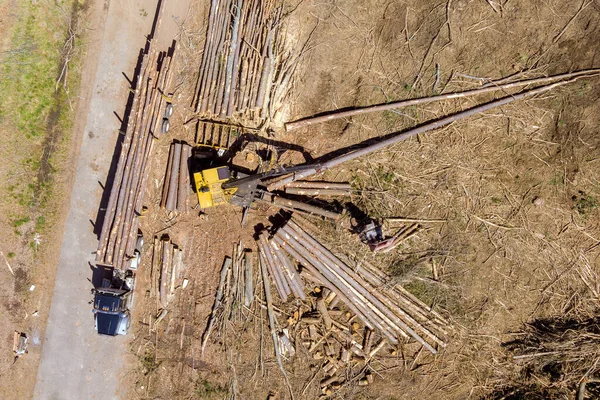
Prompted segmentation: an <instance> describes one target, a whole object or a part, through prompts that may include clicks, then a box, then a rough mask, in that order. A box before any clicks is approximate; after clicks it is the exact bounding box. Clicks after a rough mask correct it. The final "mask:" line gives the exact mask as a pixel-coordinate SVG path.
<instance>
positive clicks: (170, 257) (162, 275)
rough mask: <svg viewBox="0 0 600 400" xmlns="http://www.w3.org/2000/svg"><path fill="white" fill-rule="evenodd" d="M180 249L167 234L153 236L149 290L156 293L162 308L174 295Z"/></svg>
mask: <svg viewBox="0 0 600 400" xmlns="http://www.w3.org/2000/svg"><path fill="white" fill-rule="evenodd" d="M182 255H183V254H182V250H181V248H179V247H178V246H177V245H176V244H174V243H173V242H171V239H170V238H169V236H168V235H164V236H163V237H162V238H160V239H159V238H158V237H154V250H153V253H152V282H151V284H152V286H151V292H152V293H157V294H158V299H159V301H160V304H161V306H162V307H163V308H167V306H168V305H169V303H170V302H171V300H172V299H173V297H174V296H175V289H176V283H177V280H178V279H179V275H180V274H181V272H182V267H183V264H182Z"/></svg>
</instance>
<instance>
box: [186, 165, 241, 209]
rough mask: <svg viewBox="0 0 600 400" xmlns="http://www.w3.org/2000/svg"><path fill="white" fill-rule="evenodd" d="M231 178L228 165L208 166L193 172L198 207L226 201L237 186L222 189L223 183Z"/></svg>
mask: <svg viewBox="0 0 600 400" xmlns="http://www.w3.org/2000/svg"><path fill="white" fill-rule="evenodd" d="M229 179H231V171H230V170H229V167H227V166H222V167H216V168H208V169H204V170H201V171H199V172H195V173H194V184H195V188H196V193H197V194H198V203H200V208H210V207H214V206H218V205H221V204H224V203H228V202H229V200H230V199H231V196H233V195H234V194H235V192H236V191H237V188H231V189H223V187H222V185H223V183H225V182H227V181H228V180H229Z"/></svg>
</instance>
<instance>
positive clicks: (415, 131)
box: [267, 78, 577, 191]
mask: <svg viewBox="0 0 600 400" xmlns="http://www.w3.org/2000/svg"><path fill="white" fill-rule="evenodd" d="M576 79H577V78H573V79H570V80H568V81H561V82H556V83H553V84H551V85H547V86H542V87H539V88H536V89H532V90H528V91H526V92H521V93H519V94H515V95H512V96H507V97H503V98H501V99H498V100H495V101H491V102H489V103H485V104H482V105H479V106H477V107H473V108H470V109H468V110H465V111H462V112H459V113H456V114H453V115H450V116H447V117H444V118H441V119H438V120H436V121H433V122H429V123H427V124H423V125H421V126H418V127H416V128H412V129H409V130H408V131H405V132H402V133H399V134H396V135H393V136H391V137H388V138H387V139H383V140H381V141H380V142H378V143H375V144H373V145H368V146H366V147H363V148H361V149H358V150H354V151H352V152H350V153H346V154H344V155H342V156H339V157H335V158H333V159H331V160H329V161H326V162H324V163H321V164H316V165H315V164H312V165H307V166H306V169H304V170H301V171H299V172H296V173H293V174H291V175H290V176H289V177H286V178H285V179H281V180H278V181H276V182H274V183H273V184H270V185H267V189H268V190H269V191H273V190H277V189H280V188H282V187H284V186H286V185H288V184H289V183H291V182H294V181H297V180H301V179H305V178H308V177H309V176H313V175H315V174H318V173H321V172H323V171H325V170H327V169H330V168H333V167H335V166H337V165H339V164H342V163H344V162H347V161H350V160H354V159H356V158H359V157H362V156H366V155H368V154H371V153H373V152H376V151H378V150H381V149H384V148H386V147H389V146H391V145H394V144H396V143H399V142H401V141H403V140H405V139H408V138H410V137H412V136H415V135H419V134H421V133H425V132H428V131H431V130H434V129H438V128H441V127H443V126H446V125H448V124H450V123H452V122H455V121H458V120H461V119H464V118H467V117H470V116H472V115H475V114H479V113H482V112H484V111H487V110H490V109H492V108H495V107H499V106H502V105H505V104H508V103H511V102H513V101H517V100H522V99H525V98H527V97H531V96H534V95H537V94H540V93H544V92H547V91H549V90H552V89H555V88H557V87H559V86H563V85H566V84H568V83H572V82H574V81H575V80H576Z"/></svg>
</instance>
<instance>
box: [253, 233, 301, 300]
mask: <svg viewBox="0 0 600 400" xmlns="http://www.w3.org/2000/svg"><path fill="white" fill-rule="evenodd" d="M267 236H268V235H267V233H266V232H262V233H261V234H260V235H259V236H258V242H257V244H258V248H259V250H260V257H261V262H262V263H263V264H264V265H266V267H267V271H268V272H269V276H270V277H271V279H272V280H273V282H274V283H275V288H276V289H277V293H279V297H280V298H281V299H282V300H284V301H285V300H286V299H287V297H288V296H289V295H290V294H293V295H294V297H296V298H297V299H300V300H304V299H305V298H306V295H305V294H304V284H303V283H302V280H301V279H300V275H299V274H298V271H297V270H296V266H295V265H294V263H293V262H292V261H291V260H290V259H289V257H288V255H287V254H286V253H285V252H283V251H282V249H281V248H280V247H279V246H278V245H277V243H275V242H273V241H270V240H268V238H267Z"/></svg>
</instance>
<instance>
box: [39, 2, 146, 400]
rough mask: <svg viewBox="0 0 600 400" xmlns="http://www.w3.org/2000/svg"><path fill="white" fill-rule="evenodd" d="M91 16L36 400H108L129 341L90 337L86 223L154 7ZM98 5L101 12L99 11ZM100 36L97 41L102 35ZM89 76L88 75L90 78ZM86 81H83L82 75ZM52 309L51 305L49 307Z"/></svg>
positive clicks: (93, 242)
mask: <svg viewBox="0 0 600 400" xmlns="http://www.w3.org/2000/svg"><path fill="white" fill-rule="evenodd" d="M98 3H99V5H98V10H97V11H96V14H95V15H94V16H92V19H91V20H92V21H93V26H92V27H91V28H92V29H94V30H99V31H100V32H99V33H98V34H97V35H96V36H97V37H98V41H97V42H91V43H89V44H88V46H89V47H88V52H87V55H86V57H92V58H95V59H94V60H92V61H91V62H90V60H87V62H86V65H87V67H84V68H88V67H89V68H93V69H95V73H94V72H93V71H92V73H90V74H88V75H89V76H92V77H93V76H95V78H94V79H93V81H92V80H90V82H85V81H84V82H82V87H81V91H80V94H81V96H82V97H84V100H83V101H86V102H87V103H88V107H87V109H86V107H83V112H82V113H80V116H79V118H83V119H84V121H83V123H81V124H80V126H85V128H84V129H82V130H80V131H79V132H76V135H81V138H74V140H77V141H80V143H81V148H80V153H79V157H78V160H77V172H76V177H75V183H74V186H73V191H72V194H71V201H70V211H69V215H68V217H67V221H66V225H65V230H64V232H65V233H64V237H63V242H62V248H61V253H60V260H59V266H58V271H57V275H56V284H55V288H54V294H53V298H52V299H51V300H52V305H51V308H50V315H49V317H48V324H47V328H46V332H45V337H44V340H43V350H42V356H41V360H40V365H39V369H38V374H37V383H36V386H35V392H34V398H35V399H52V400H55V399H56V400H58V399H60V400H63V399H64V400H67V399H77V400H80V399H113V398H117V397H118V390H119V381H120V379H121V378H122V376H123V371H122V367H123V363H124V359H125V354H126V353H127V346H126V343H127V338H126V337H116V338H113V337H105V336H99V335H97V334H96V333H95V331H94V323H93V315H92V306H91V305H90V304H88V302H89V301H90V300H91V299H92V296H91V294H90V289H91V288H92V285H91V283H90V279H91V276H92V271H91V269H90V264H89V263H90V262H92V261H93V259H94V255H93V252H94V251H95V249H96V246H97V243H98V242H97V237H96V235H95V234H94V233H93V227H92V224H91V223H90V221H95V220H96V213H97V211H98V204H99V202H100V199H101V196H102V187H101V186H100V184H99V182H102V184H103V185H104V183H105V181H106V178H107V174H108V169H109V167H110V164H111V159H112V156H113V152H114V149H115V143H116V140H117V135H118V129H119V127H120V122H119V120H118V119H117V117H116V116H115V115H114V113H113V112H116V113H117V114H119V115H122V114H123V109H124V108H125V102H126V99H127V95H128V88H129V84H128V82H127V80H126V79H125V77H124V76H123V73H124V74H126V75H127V76H128V77H129V78H131V75H132V73H133V70H134V67H135V63H136V61H137V56H138V54H139V50H140V48H142V47H143V46H144V44H145V35H147V34H149V33H150V29H151V27H152V20H153V17H154V12H155V10H156V6H157V0H127V1H125V0H121V1H116V0H112V1H110V0H105V1H104V2H96V4H98ZM102 3H103V4H102ZM100 33H101V34H100ZM88 72H89V71H88ZM84 76H85V74H84ZM48 301H50V299H48Z"/></svg>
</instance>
